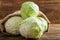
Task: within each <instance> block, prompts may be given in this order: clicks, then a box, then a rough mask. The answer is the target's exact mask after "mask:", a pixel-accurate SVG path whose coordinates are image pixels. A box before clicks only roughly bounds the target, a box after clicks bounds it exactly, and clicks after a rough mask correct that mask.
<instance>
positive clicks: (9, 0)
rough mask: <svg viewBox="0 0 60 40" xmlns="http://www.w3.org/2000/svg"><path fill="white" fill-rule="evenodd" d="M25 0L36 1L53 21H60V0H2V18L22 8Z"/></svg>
mask: <svg viewBox="0 0 60 40" xmlns="http://www.w3.org/2000/svg"><path fill="white" fill-rule="evenodd" d="M25 1H33V2H35V3H36V4H37V5H38V6H39V7H40V10H41V11H42V12H44V13H45V14H46V16H47V17H48V18H49V20H50V21H51V22H52V23H60V0H0V19H2V18H4V17H5V16H7V15H8V14H10V13H13V12H15V11H17V10H20V8H21V5H22V3H23V2H25Z"/></svg>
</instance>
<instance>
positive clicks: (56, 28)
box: [0, 24, 60, 40]
mask: <svg viewBox="0 0 60 40" xmlns="http://www.w3.org/2000/svg"><path fill="white" fill-rule="evenodd" d="M4 39H5V40H27V39H25V38H23V37H21V36H6V35H4V34H2V33H0V40H4ZM29 40H33V39H29ZM38 40H60V24H50V25H49V30H48V32H46V33H45V34H44V35H43V36H42V37H41V38H40V39H38Z"/></svg>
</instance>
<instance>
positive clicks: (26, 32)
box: [19, 17, 44, 38]
mask: <svg viewBox="0 0 60 40" xmlns="http://www.w3.org/2000/svg"><path fill="white" fill-rule="evenodd" d="M19 27H20V28H19V31H20V34H21V35H22V36H24V37H25V38H40V37H41V36H42V35H43V30H44V28H43V27H42V21H41V20H39V19H38V18H37V17H29V18H27V19H25V20H23V21H22V23H21V25H20V26H19Z"/></svg>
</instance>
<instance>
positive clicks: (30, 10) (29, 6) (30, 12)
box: [20, 2, 39, 19]
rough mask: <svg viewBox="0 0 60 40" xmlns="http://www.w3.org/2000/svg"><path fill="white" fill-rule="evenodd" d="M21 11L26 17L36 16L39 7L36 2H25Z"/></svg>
mask: <svg viewBox="0 0 60 40" xmlns="http://www.w3.org/2000/svg"><path fill="white" fill-rule="evenodd" d="M20 11H21V16H22V17H23V18H24V19H26V18H28V17H31V16H33V17H36V16H37V15H38V14H39V7H38V5H37V4H35V3H34V2H24V3H23V4H22V7H21V10H20Z"/></svg>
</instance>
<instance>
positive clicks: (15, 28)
mask: <svg viewBox="0 0 60 40" xmlns="http://www.w3.org/2000/svg"><path fill="white" fill-rule="evenodd" d="M22 20H23V19H22V18H21V17H19V16H14V17H11V18H9V19H8V20H7V21H6V23H5V29H6V32H8V33H10V34H13V35H18V34H19V25H20V24H21V21H22Z"/></svg>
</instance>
